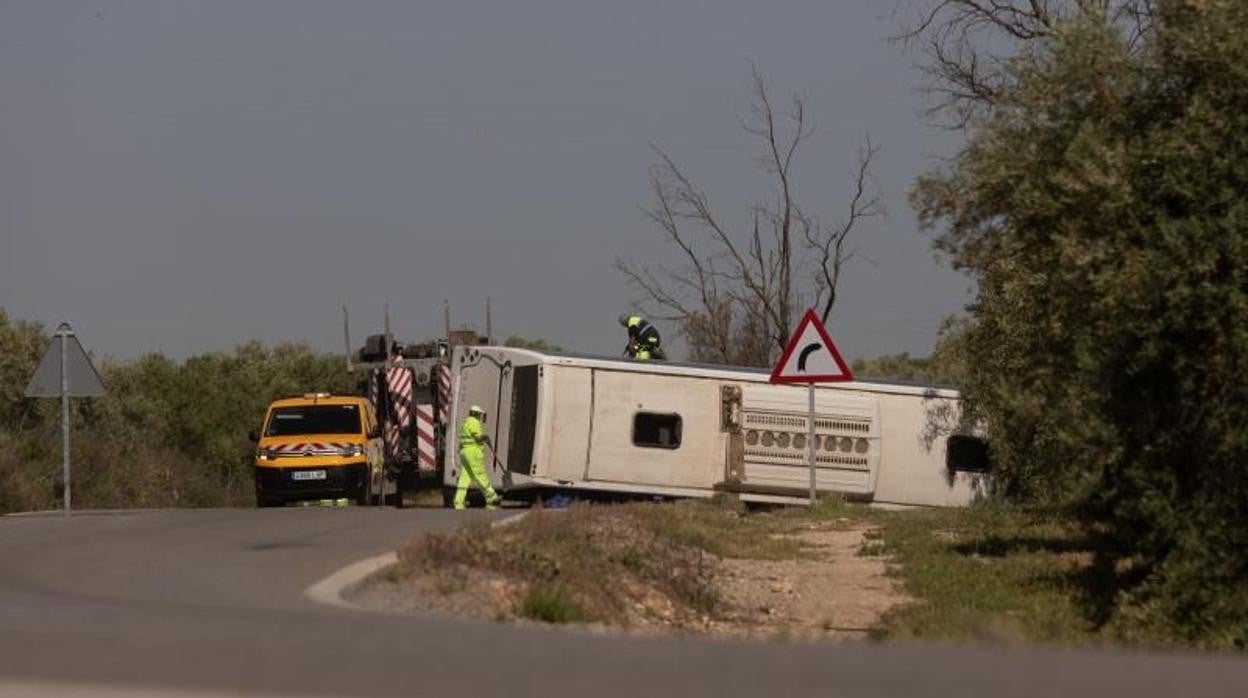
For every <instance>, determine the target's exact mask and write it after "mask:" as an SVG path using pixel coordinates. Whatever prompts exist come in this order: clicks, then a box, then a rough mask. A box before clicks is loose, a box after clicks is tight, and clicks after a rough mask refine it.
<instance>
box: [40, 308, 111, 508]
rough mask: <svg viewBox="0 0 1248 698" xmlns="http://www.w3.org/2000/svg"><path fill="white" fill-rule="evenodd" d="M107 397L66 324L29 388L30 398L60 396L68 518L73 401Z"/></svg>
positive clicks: (72, 331)
mask: <svg viewBox="0 0 1248 698" xmlns="http://www.w3.org/2000/svg"><path fill="white" fill-rule="evenodd" d="M103 394H104V384H103V383H102V382H101V381H100V374H98V373H96V372H95V367H94V366H92V365H91V359H90V358H88V357H87V352H86V351H84V350H83V348H82V344H80V343H79V342H78V337H77V336H76V335H75V334H74V330H73V328H71V327H70V326H69V325H68V324H67V323H64V322H62V323H61V325H60V327H57V328H56V335H55V336H54V337H53V339H52V343H51V344H50V345H49V346H48V350H47V351H46V352H44V354H43V358H42V359H40V360H39V367H38V368H36V369H35V375H33V376H31V378H30V384H29V385H27V386H26V397H59V398H60V399H61V473H62V475H61V476H62V478H63V480H64V488H63V491H64V495H63V499H64V504H65V515H66V516H69V513H70V501H71V500H70V488H69V398H70V397H98V396H100V395H103Z"/></svg>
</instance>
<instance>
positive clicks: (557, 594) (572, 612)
mask: <svg viewBox="0 0 1248 698" xmlns="http://www.w3.org/2000/svg"><path fill="white" fill-rule="evenodd" d="M516 615H518V616H520V617H521V618H528V619H529V620H536V621H541V622H543V623H555V624H562V623H579V622H582V621H584V620H585V609H583V608H581V604H580V603H579V602H578V601H577V600H576V597H575V596H573V595H572V594H571V593H570V592H568V591H567V590H566V589H564V588H563V587H562V586H560V585H557V584H554V585H552V584H534V585H532V586H530V587H529V589H528V591H526V592H525V594H524V596H523V597H522V598H521V599H520V603H519V604H518V605H517V606H516Z"/></svg>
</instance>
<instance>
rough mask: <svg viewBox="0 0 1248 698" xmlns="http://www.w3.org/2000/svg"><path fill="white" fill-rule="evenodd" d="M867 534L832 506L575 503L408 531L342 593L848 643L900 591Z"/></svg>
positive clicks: (385, 604)
mask: <svg viewBox="0 0 1248 698" xmlns="http://www.w3.org/2000/svg"><path fill="white" fill-rule="evenodd" d="M877 536H878V531H877V529H876V524H874V523H872V522H871V521H869V520H864V519H862V518H861V517H852V516H849V515H846V511H845V510H843V509H841V508H840V506H839V505H830V506H827V507H822V508H821V509H820V510H817V511H816V512H813V513H811V512H806V511H805V510H790V511H783V512H770V513H755V514H748V513H746V512H745V511H744V510H743V509H740V508H736V507H733V506H724V505H716V504H708V503H703V502H678V503H669V504H625V505H577V506H574V507H572V508H570V509H568V510H566V511H558V512H544V511H534V512H533V513H531V514H530V515H529V516H528V517H526V518H525V519H524V520H522V521H520V522H518V523H516V524H514V525H511V526H506V527H501V528H489V527H485V526H476V527H467V528H465V529H462V530H461V531H458V532H456V533H453V534H448V535H441V536H428V537H425V538H422V539H420V540H417V541H414V542H413V543H412V544H411V545H409V546H407V547H406V548H404V549H403V550H401V551H400V562H399V564H398V565H396V566H394V567H392V568H389V569H387V570H383V571H382V572H380V573H378V574H376V575H374V576H373V577H371V578H370V579H368V580H366V581H365V583H363V584H362V585H360V586H358V587H357V588H355V589H352V590H350V591H349V592H348V598H349V599H350V600H351V601H353V602H355V603H358V604H361V605H366V606H370V607H375V608H383V609H389V610H395V611H426V612H428V611H432V612H441V613H449V614H456V615H466V616H472V617H477V618H486V619H494V620H499V621H525V620H528V621H539V622H550V623H577V624H586V625H591V626H598V627H602V628H614V629H620V630H626V631H633V632H680V633H696V634H709V635H718V636H730V637H774V636H784V637H796V638H803V639H832V640H849V639H856V638H861V637H864V636H865V634H866V633H867V631H868V630H869V629H870V628H872V627H873V626H875V625H877V624H878V623H879V622H880V619H881V618H882V617H883V616H884V614H886V613H887V612H888V611H889V610H890V609H893V608H895V607H897V606H899V605H901V604H905V603H907V602H908V601H910V598H909V597H907V596H906V595H905V594H904V593H903V592H902V591H901V590H900V586H899V585H898V583H897V582H896V581H895V579H894V577H892V576H890V575H889V568H890V565H891V564H892V562H891V559H890V558H888V557H887V556H883V555H879V554H868V555H863V554H862V552H863V551H864V549H870V548H871V547H872V546H873V542H872V541H873V539H874V538H876V537H877Z"/></svg>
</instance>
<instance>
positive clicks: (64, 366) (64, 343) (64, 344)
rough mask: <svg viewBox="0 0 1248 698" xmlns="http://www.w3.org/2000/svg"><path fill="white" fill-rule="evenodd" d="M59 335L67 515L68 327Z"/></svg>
mask: <svg viewBox="0 0 1248 698" xmlns="http://www.w3.org/2000/svg"><path fill="white" fill-rule="evenodd" d="M57 334H58V335H60V337H61V473H62V476H63V477H64V479H65V489H64V496H65V515H66V516H69V513H70V508H69V507H70V504H69V370H68V369H69V359H68V356H69V328H68V327H66V326H64V325H62V326H61V327H60V328H58V331H57Z"/></svg>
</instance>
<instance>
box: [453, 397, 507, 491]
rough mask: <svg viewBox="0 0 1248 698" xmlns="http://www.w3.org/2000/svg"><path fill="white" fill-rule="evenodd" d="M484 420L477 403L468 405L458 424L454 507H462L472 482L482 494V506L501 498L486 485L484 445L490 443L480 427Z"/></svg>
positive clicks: (487, 477)
mask: <svg viewBox="0 0 1248 698" xmlns="http://www.w3.org/2000/svg"><path fill="white" fill-rule="evenodd" d="M484 420H485V410H483V409H481V408H480V407H478V406H477V405H473V406H472V407H469V408H468V416H467V417H465V418H464V421H463V423H462V424H460V426H459V480H458V481H457V482H456V484H455V508H456V509H463V508H464V501H465V500H466V499H467V498H468V484H469V483H470V482H471V483H473V484H475V485H476V486H477V487H478V488H479V489H480V490H481V491H482V492H484V493H485V508H486V509H493V508H494V505H495V504H498V502H499V500H501V499H502V497H499V496H498V493H497V492H495V491H494V487H493V486H491V485H490V477H489V475H487V474H486V472H485V448H484V447H485V446H488V445H490V437H488V436H486V435H485V433H484V432H483V431H482V430H481V422H482V421H484Z"/></svg>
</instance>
